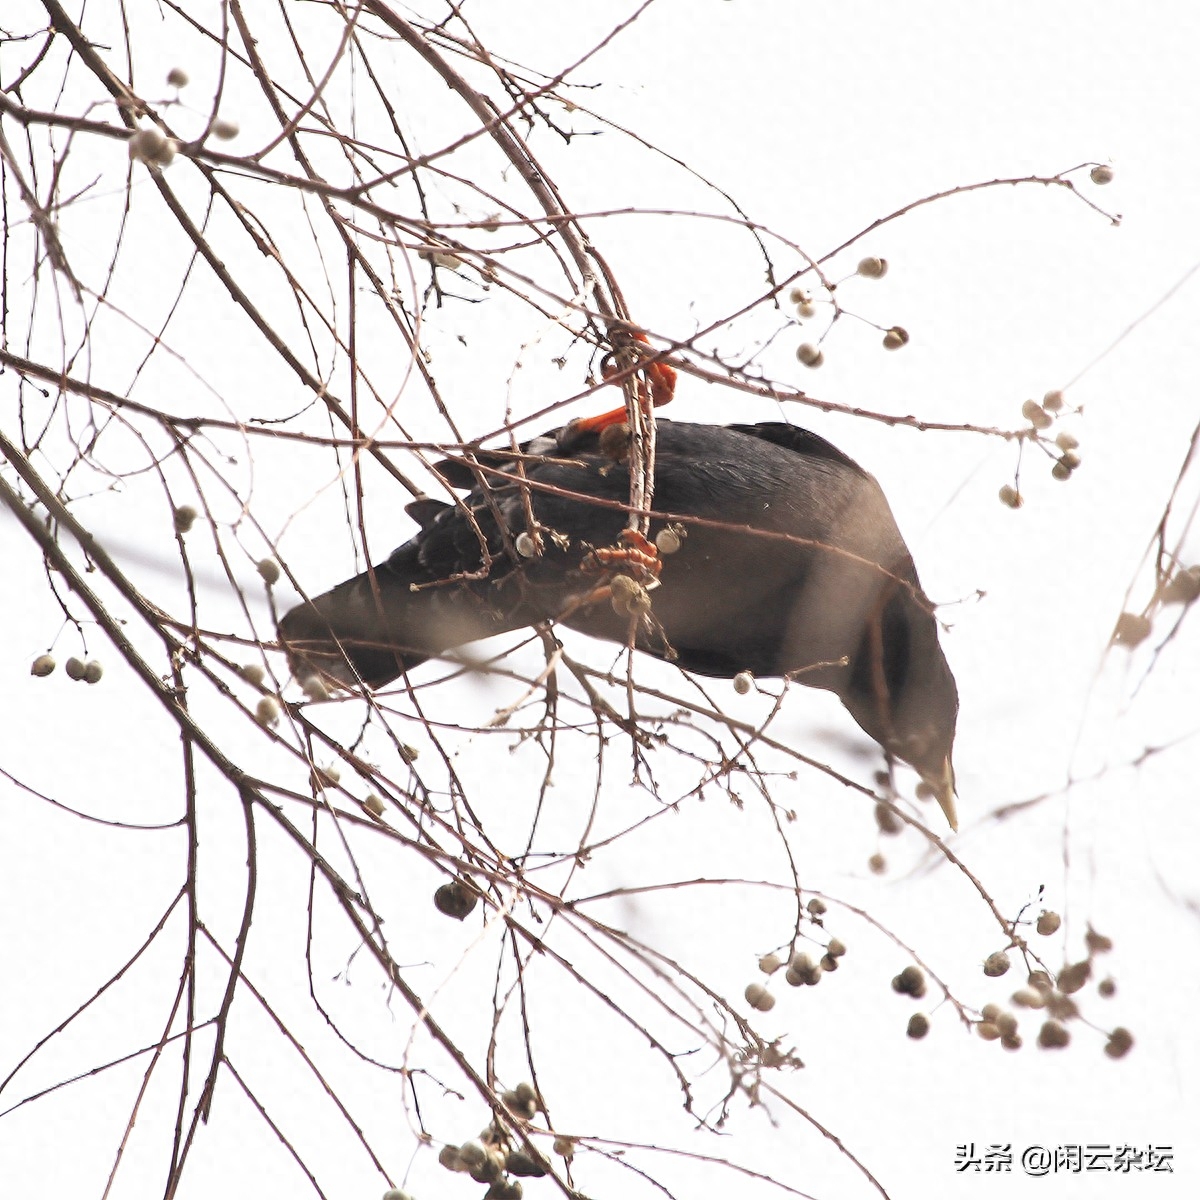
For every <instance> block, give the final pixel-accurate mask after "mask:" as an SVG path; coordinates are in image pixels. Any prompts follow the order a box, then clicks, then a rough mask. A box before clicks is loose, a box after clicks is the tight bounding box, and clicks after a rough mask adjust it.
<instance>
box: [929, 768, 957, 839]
mask: <svg viewBox="0 0 1200 1200" xmlns="http://www.w3.org/2000/svg"><path fill="white" fill-rule="evenodd" d="M924 779H925V782H926V783H927V784H929V786H930V787H931V788H933V794H934V795H935V796H936V797H937V802H938V804H940V805H941V806H942V812H944V813H945V814H946V820H947V821H949V822H950V828H951V829H953V830H954V831H955V832H957V831H958V810H957V809H956V808H955V807H954V767H953V765H952V764H951V762H950V756H949V755H948V754H947V755H946V761H945V762H943V763H942V766H941V769H940V770H939V771H934V772H931V773H930V774H928V775H925V776H924Z"/></svg>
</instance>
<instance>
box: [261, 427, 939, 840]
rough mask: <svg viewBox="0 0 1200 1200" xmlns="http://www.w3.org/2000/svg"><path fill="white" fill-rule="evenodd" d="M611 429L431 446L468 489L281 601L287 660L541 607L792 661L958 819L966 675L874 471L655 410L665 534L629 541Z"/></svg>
mask: <svg viewBox="0 0 1200 1200" xmlns="http://www.w3.org/2000/svg"><path fill="white" fill-rule="evenodd" d="M615 433H617V431H616V430H615V429H607V430H604V431H603V432H598V431H597V430H596V429H595V428H594V423H592V422H586V421H585V422H577V423H574V424H572V425H568V426H565V427H564V428H563V429H561V430H557V431H555V432H553V433H551V434H547V435H545V436H544V437H542V438H538V439H535V440H534V441H533V442H530V443H528V444H527V446H525V447H523V450H524V451H525V457H524V458H523V459H522V467H523V471H524V476H525V479H526V480H527V481H528V482H527V483H522V482H521V481H520V478H519V475H518V472H517V469H516V466H515V465H514V461H513V456H512V455H511V454H499V453H497V452H489V451H486V450H479V451H475V452H474V453H473V455H472V458H473V459H474V461H475V462H476V463H477V464H480V465H481V466H482V467H484V468H490V470H487V471H486V472H485V474H486V476H487V478H488V484H487V486H486V488H484V487H481V486H480V485H479V473H478V468H477V467H472V466H471V465H469V464H468V462H467V461H466V460H465V459H464V460H457V459H455V460H448V461H446V462H444V463H442V464H441V473H442V476H443V478H445V479H446V481H447V482H448V483H449V484H450V485H451V486H452V487H455V488H458V489H461V490H464V491H465V492H466V495H465V496H463V497H462V499H461V500H460V501H459V503H458V504H454V505H450V504H442V503H440V502H438V501H434V500H418V501H415V502H414V503H412V504H410V505H409V506H408V511H409V513H410V515H412V516H413V517H414V518H415V519H416V520H417V521H418V522H419V523H420V526H421V527H420V529H419V530H418V531H417V533H416V535H415V536H414V537H413V538H412V539H411V540H410V541H408V542H406V543H405V544H404V545H403V546H401V547H400V548H399V549H398V550H396V551H395V552H394V553H393V554H392V555H391V557H390V558H388V559H387V560H386V561H385V562H383V563H380V564H379V565H378V566H377V567H375V568H374V570H373V571H368V572H365V573H364V574H362V575H359V576H358V577H357V578H355V579H350V580H347V581H346V582H345V583H342V584H339V585H338V586H337V587H335V588H334V589H333V590H332V591H329V592H326V593H325V594H324V595H321V596H318V597H316V599H314V600H312V601H310V602H307V603H305V604H301V605H299V606H298V607H296V608H293V609H292V610H291V611H290V612H289V613H287V614H286V615H285V616H284V618H283V620H282V621H280V623H279V635H280V638H281V639H282V640H283V642H284V644H285V645H286V647H287V649H288V653H289V656H290V660H291V664H292V667H293V670H294V671H295V672H296V674H297V676H298V677H300V678H302V679H303V678H306V677H308V676H311V675H313V674H315V673H319V674H321V675H322V676H323V677H324V678H325V679H326V680H328V681H332V682H336V683H339V684H342V685H347V686H353V685H355V684H357V683H359V682H361V683H363V684H366V685H367V686H368V687H372V688H378V687H382V686H383V685H385V684H387V683H390V682H391V681H392V680H394V679H396V678H397V677H398V676H399V675H401V674H402V673H403V672H405V671H408V670H411V669H412V668H413V667H415V666H417V665H418V664H419V663H421V662H423V661H424V660H425V659H426V658H430V657H436V656H437V655H440V654H444V653H445V652H446V651H448V650H451V649H453V648H455V647H457V646H461V645H462V644H464V643H466V642H471V641H475V640H476V639H479V638H486V637H490V636H491V635H493V634H497V633H502V632H506V631H509V630H513V629H518V628H521V627H522V626H526V625H532V624H535V623H536V622H538V621H543V620H553V621H557V622H559V623H560V624H563V625H566V626H568V627H569V628H571V629H576V630H578V631H580V632H581V633H585V634H589V635H591V636H592V637H598V638H603V639H605V640H607V641H612V642H618V643H624V644H629V642H630V639H631V637H632V639H633V643H634V644H635V645H636V646H637V647H638V648H639V649H641V650H644V651H646V652H648V653H650V654H653V655H656V656H658V657H659V658H668V659H670V660H672V661H674V662H675V663H677V664H678V665H679V666H680V667H683V668H685V669H686V670H689V671H695V672H697V673H699V674H703V675H713V676H722V677H732V676H735V675H737V674H739V673H740V672H743V671H749V672H752V673H753V674H755V675H758V676H788V677H790V678H793V679H795V680H796V681H797V682H799V683H803V684H806V685H808V686H810V687H819V688H825V689H828V690H829V691H831V692H834V693H835V694H836V695H837V696H838V697H839V698H840V700H841V701H842V703H843V704H844V705H845V707H846V709H847V711H848V712H849V713H850V715H851V716H852V717H853V718H854V719H855V720H856V721H857V722H858V724H859V725H860V726H861V727H862V729H863V730H864V731H865V732H866V733H867V734H869V735H870V736H871V737H872V738H874V739H875V741H876V742H878V743H879V744H880V746H882V747H883V748H884V750H885V751H887V752H888V753H889V754H890V755H894V756H895V757H896V758H900V759H903V760H904V761H905V762H907V763H910V764H911V765H912V766H913V767H915V768H916V769H917V771H918V772H919V773H920V775H921V776H922V778H923V779H924V780H925V781H926V782H927V783H928V784H929V785H930V786H931V787H932V789H933V790H934V792H935V794H936V796H937V798H938V801H939V802H940V804H941V806H942V809H943V810H944V812H945V813H946V816H947V819H948V820H949V821H950V824H951V826H952V827H956V818H955V810H954V770H953V766H952V763H951V752H952V749H953V744H954V730H955V722H956V719H957V714H958V691H957V688H956V687H955V683H954V676H953V675H952V674H951V672H950V668H949V666H948V665H947V663H946V659H945V656H944V655H943V653H942V649H941V645H940V644H939V642H938V630H937V623H936V621H935V620H934V617H933V606H932V605H931V604H930V602H929V601H928V600H927V599H926V598H925V594H924V593H923V592H922V590H921V585H920V581H919V580H918V578H917V572H916V568H915V567H914V565H913V561H912V557H911V555H910V554H909V552H908V547H907V546H906V545H905V544H904V539H903V538H902V537H901V536H900V531H899V530H898V529H897V528H896V522H895V519H894V518H893V516H892V512H891V509H890V508H889V507H888V503H887V500H886V499H885V498H884V495H883V492H882V491H881V490H880V487H879V485H878V484H877V483H876V482H875V479H874V478H873V477H872V476H871V475H869V474H868V473H867V472H866V471H864V470H863V469H862V468H861V467H860V466H858V464H857V463H855V462H854V461H853V460H852V459H850V458H848V457H847V456H846V455H845V454H843V453H842V452H841V451H840V450H838V449H837V448H836V447H835V446H832V445H831V444H830V443H829V442H827V441H825V440H824V439H823V438H820V437H817V436H816V435H815V434H813V433H809V432H808V431H807V430H804V429H800V428H798V427H796V426H793V425H787V424H783V423H776V422H771V423H766V424H760V425H732V426H726V427H719V426H711V425H692V424H684V423H682V422H673V421H666V420H660V421H659V422H658V436H657V456H656V466H655V482H654V505H653V507H654V511H655V513H656V516H655V518H654V519H653V520H652V521H651V527H650V538H651V539H654V538H655V537H656V535H658V541H659V543H660V544H661V545H662V546H663V549H664V550H670V549H673V548H674V546H675V545H676V544H677V545H678V550H677V552H674V553H669V554H668V553H663V554H661V555H657V556H656V555H655V552H654V549H653V547H652V546H651V545H649V544H641V543H637V542H636V539H635V541H634V542H633V543H629V542H626V543H622V541H621V535H622V530H623V529H624V528H625V527H626V526H627V525H628V512H627V511H626V508H625V507H623V506H627V504H628V499H629V472H628V466H627V464H626V462H624V461H623V457H624V455H623V452H622V447H621V445H620V437H619V435H618V436H616V437H614V436H613V435H614V434H615ZM605 502H607V503H605ZM529 508H531V509H532V512H533V516H534V520H535V522H536V524H537V526H538V527H539V528H540V531H541V535H542V542H543V549H542V552H541V554H537V553H534V552H532V551H533V547H532V545H531V541H532V539H531V538H530V537H529V535H528V532H527V530H526V523H527V511H528V509H529ZM666 529H670V531H671V532H670V533H669V534H667V535H666V536H665V537H664V536H663V533H662V531H663V530H666ZM523 534H524V535H525V536H522V535H523ZM639 546H640V548H639ZM485 547H486V557H485V553H484V548H485ZM614 551H615V552H614ZM523 552H524V553H523ZM617 576H620V577H621V578H617ZM647 587H648V588H649V591H648V592H647V590H646V589H647Z"/></svg>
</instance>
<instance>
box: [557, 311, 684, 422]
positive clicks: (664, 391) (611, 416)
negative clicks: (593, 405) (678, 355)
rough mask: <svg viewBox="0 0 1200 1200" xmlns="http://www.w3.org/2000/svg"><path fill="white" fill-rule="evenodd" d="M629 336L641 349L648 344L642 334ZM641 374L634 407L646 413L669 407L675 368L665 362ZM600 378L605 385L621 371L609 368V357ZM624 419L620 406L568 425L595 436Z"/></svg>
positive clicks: (625, 413) (675, 375)
mask: <svg viewBox="0 0 1200 1200" xmlns="http://www.w3.org/2000/svg"><path fill="white" fill-rule="evenodd" d="M632 336H633V339H634V341H636V342H640V343H641V344H642V345H644V346H649V345H650V341H649V339H648V338H647V337H646V335H645V334H644V333H635V334H633V335H632ZM643 373H644V375H645V380H644V381H643V380H642V379H639V380H638V381H637V396H638V403H639V404H640V405H641V407H642V411H643V412H649V411H650V409H651V408H661V407H662V406H663V405H664V404H670V403H671V400H672V399H673V398H674V396H675V383H676V381H677V379H678V378H679V373H678V372H677V371H676V370H675V368H674V367H673V366H671V364H670V363H668V362H662V361H659V362H652V363H650V365H649V366H647V367H646V368H645V369H644V372H643ZM600 374H601V375H603V376H604V378H605V380H606V381H607V380H610V379H613V378H615V377H616V376H617V375H619V374H621V371H620V369H619V368H618V367H616V366H615V365H614V364H613V362H612V358H611V356H609V357H608V358H606V359H605V361H604V363H603V364H602V365H601V367H600ZM628 415H629V414H628V413H627V411H626V409H625V407H624V406H622V407H621V408H614V409H613V410H612V411H611V412H606V413H600V414H599V415H598V416H594V417H579V418H577V419H576V420H575V421H573V422H572V425H574V426H575V428H576V429H579V430H582V431H585V432H587V433H599V432H600V431H601V430H602V429H607V428H608V427H609V426H610V425H618V424H620V423H621V422H622V421H624V420H625V419H626V418H627V417H628Z"/></svg>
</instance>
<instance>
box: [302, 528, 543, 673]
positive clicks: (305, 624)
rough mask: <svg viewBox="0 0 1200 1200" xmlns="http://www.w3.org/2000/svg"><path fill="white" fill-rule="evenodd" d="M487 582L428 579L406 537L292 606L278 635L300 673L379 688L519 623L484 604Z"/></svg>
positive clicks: (485, 601) (414, 546)
mask: <svg viewBox="0 0 1200 1200" xmlns="http://www.w3.org/2000/svg"><path fill="white" fill-rule="evenodd" d="M486 587H487V585H486V584H483V585H477V586H472V585H471V584H470V583H469V582H464V581H461V580H459V581H454V582H445V581H438V580H436V579H435V578H432V577H431V576H430V574H429V572H428V571H427V570H426V569H425V568H423V567H422V566H421V564H420V562H419V560H418V557H417V546H416V544H415V543H409V545H407V546H402V547H401V548H400V549H399V550H397V551H396V553H395V554H393V555H392V557H391V558H389V559H388V560H387V562H385V563H382V564H380V565H379V566H377V567H375V568H373V569H372V570H370V571H364V572H363V573H362V574H361V575H358V576H356V577H355V578H353V579H348V580H346V582H345V583H341V584H338V586H337V587H335V588H334V589H333V590H332V591H328V592H325V593H324V594H323V595H320V596H317V597H315V598H314V599H312V600H308V601H306V602H305V603H303V604H300V605H297V607H295V608H293V609H292V610H291V611H290V612H288V613H286V614H285V615H284V617H283V619H282V620H281V621H280V622H279V637H280V640H281V641H282V642H283V644H284V648H285V649H286V650H287V653H288V661H289V663H290V665H291V668H292V671H293V672H294V674H295V675H296V677H297V678H298V679H301V680H305V679H308V678H310V677H312V676H314V675H316V676H319V677H320V678H322V679H323V680H325V681H326V682H331V683H334V684H339V685H341V686H344V687H354V686H356V685H358V684H366V685H367V686H368V687H372V688H378V687H383V686H384V685H386V684H388V683H391V682H392V680H394V679H397V678H399V676H400V675H402V674H403V673H404V672H405V671H407V670H410V669H411V668H413V667H415V666H417V665H418V664H419V663H422V662H424V661H425V660H426V659H427V658H432V657H436V656H437V655H440V654H444V653H445V652H446V651H447V650H451V649H453V648H454V647H456V646H461V645H462V644H464V643H465V642H470V641H475V640H477V639H479V638H485V637H490V636H491V635H492V634H495V633H503V632H505V631H506V630H508V629H513V628H516V627H517V626H518V625H520V624H521V623H522V622H521V621H519V620H517V621H515V622H514V620H512V619H511V616H510V617H505V616H503V615H501V612H500V611H499V609H500V606H499V605H495V606H493V605H491V604H488V603H487V598H488V597H487V593H486V591H485V590H484V589H485V588H486Z"/></svg>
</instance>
